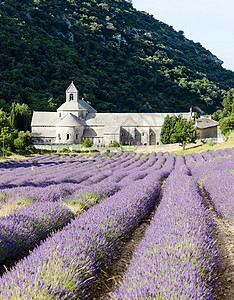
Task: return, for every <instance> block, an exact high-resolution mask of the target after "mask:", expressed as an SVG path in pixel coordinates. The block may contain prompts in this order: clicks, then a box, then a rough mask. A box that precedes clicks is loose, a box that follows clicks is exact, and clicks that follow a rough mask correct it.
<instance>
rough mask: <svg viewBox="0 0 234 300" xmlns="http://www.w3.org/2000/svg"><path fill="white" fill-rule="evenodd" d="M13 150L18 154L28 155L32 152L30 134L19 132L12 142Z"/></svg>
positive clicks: (31, 137) (31, 136)
mask: <svg viewBox="0 0 234 300" xmlns="http://www.w3.org/2000/svg"><path fill="white" fill-rule="evenodd" d="M14 148H15V150H16V151H18V152H20V153H29V152H30V151H31V150H34V146H33V135H32V133H30V132H29V131H26V132H24V131H20V132H19V133H18V137H17V138H16V139H15V140H14Z"/></svg>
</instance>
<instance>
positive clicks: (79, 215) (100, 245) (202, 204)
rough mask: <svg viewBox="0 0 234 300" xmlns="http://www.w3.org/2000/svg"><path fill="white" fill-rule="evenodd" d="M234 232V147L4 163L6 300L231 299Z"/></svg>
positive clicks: (1, 287) (1, 284)
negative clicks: (228, 239)
mask: <svg viewBox="0 0 234 300" xmlns="http://www.w3.org/2000/svg"><path fill="white" fill-rule="evenodd" d="M219 222H221V223H222V228H221V225H220V226H219ZM233 225H234V148H228V149H224V150H216V151H209V152H202V153H200V154H198V153H194V154H186V155H184V156H182V155H175V154H171V155H169V154H168V153H166V154H163V153H151V154H136V153H132V152H123V153H109V154H100V153H95V154H83V155H78V154H73V155H68V154H66V155H59V154H56V155H46V156H37V157H32V158H28V159H25V160H21V161H13V160H12V161H8V162H2V163H0V272H1V277H0V299H4V300H6V299H14V300H16V299H17V300H21V299H22V300H25V299H28V300H29V299H30V300H34V299H35V300H36V299H38V300H39V299H40V300H41V299H42V300H44V299H45V300H47V299H49V300H50V299H51V300H52V299H62V300H66V299H67V300H68V299H119V300H121V299H139V300H140V299H165V300H166V299H220V300H221V299H232V296H233V291H231V288H229V285H230V284H229V283H230V282H229V283H228V284H225V283H224V281H225V280H226V278H229V277H230V276H232V275H233V274H234V270H233V268H234V266H233V264H231V262H230V261H231V260H232V257H231V256H230V257H229V259H228V260H227V259H226V260H225V264H224V252H223V249H222V247H223V248H225V247H226V248H227V245H226V244H225V243H223V242H217V240H219V236H220V234H221V233H220V232H219V231H220V230H224V229H225V228H226V229H227V230H228V232H229V233H230V232H231V230H232V229H233ZM142 226H144V228H145V231H144V233H143V234H142V236H141V237H140V238H139V237H138V238H137V240H138V241H137V242H135V243H133V246H131V249H130V250H127V245H129V241H131V240H132V239H133V236H134V239H135V235H136V232H137V230H139V228H141V227H142ZM223 234H224V233H223ZM232 238H233V236H232ZM220 244H221V246H220ZM128 247H129V246H128ZM224 250H225V249H224ZM227 251H229V250H227ZM123 253H127V261H126V262H125V263H124V264H123V265H120V264H121V255H123ZM227 265H228V266H227ZM117 267H118V268H119V269H121V271H118V272H117V271H114V270H117V269H118V268H117ZM227 270H229V273H227ZM230 272H231V273H230ZM230 274H231V275H230ZM228 276H229V277H228ZM232 280H233V279H232V278H231V282H232ZM229 281H230V280H229Z"/></svg>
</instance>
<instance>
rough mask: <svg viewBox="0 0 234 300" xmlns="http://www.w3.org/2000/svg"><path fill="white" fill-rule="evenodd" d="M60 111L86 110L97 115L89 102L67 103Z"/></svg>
mask: <svg viewBox="0 0 234 300" xmlns="http://www.w3.org/2000/svg"><path fill="white" fill-rule="evenodd" d="M57 110H58V111H61V110H63V111H66V110H68V111H78V110H86V111H88V112H90V113H95V112H96V110H95V109H94V108H93V107H92V106H91V105H89V104H88V103H87V102H85V101H84V100H80V99H79V100H78V101H66V102H65V103H63V104H62V105H61V106H60V107H59V108H58V109H57Z"/></svg>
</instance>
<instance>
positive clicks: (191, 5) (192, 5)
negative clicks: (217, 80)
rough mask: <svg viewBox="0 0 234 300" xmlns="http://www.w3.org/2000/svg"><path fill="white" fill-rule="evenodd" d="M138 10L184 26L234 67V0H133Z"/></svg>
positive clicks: (226, 65) (228, 66)
mask: <svg viewBox="0 0 234 300" xmlns="http://www.w3.org/2000/svg"><path fill="white" fill-rule="evenodd" d="M132 2H133V6H134V7H135V8H136V9H137V10H144V11H146V12H148V13H149V14H151V15H154V17H155V19H158V20H160V21H162V22H164V23H166V24H168V25H171V26H173V28H174V29H175V30H177V31H178V30H183V31H184V33H185V36H186V38H188V39H190V40H193V41H195V42H200V43H201V44H202V46H204V47H205V48H206V49H208V50H210V51H211V52H212V53H213V54H214V55H216V56H217V57H218V58H219V59H221V60H222V61H223V62H224V64H223V67H224V68H226V69H229V70H232V71H234V0H133V1H132Z"/></svg>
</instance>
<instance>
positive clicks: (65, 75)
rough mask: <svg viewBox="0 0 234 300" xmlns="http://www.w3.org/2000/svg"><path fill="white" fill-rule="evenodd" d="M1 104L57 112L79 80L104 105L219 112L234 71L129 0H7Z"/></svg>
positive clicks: (0, 24)
mask: <svg viewBox="0 0 234 300" xmlns="http://www.w3.org/2000/svg"><path fill="white" fill-rule="evenodd" d="M0 45H1V46H0V86H1V88H0V107H1V108H2V109H3V110H4V111H6V112H8V113H9V112H10V108H11V105H12V103H19V104H20V105H22V104H26V105H28V107H29V108H30V109H31V110H40V111H43V110H47V111H48V110H49V111H54V110H55V109H56V108H58V107H59V106H60V105H61V104H62V103H63V102H64V97H65V90H66V88H67V86H68V85H69V84H70V82H71V81H72V80H73V81H74V83H75V84H76V86H77V88H78V89H79V92H80V98H84V99H85V100H86V101H89V102H90V103H91V105H92V106H93V107H95V109H96V110H97V111H98V112H183V111H189V108H190V107H193V109H194V110H195V111H197V112H198V113H213V112H214V111H216V110H218V109H219V108H220V107H221V103H222V102H223V100H224V99H225V97H227V94H228V92H229V91H230V89H231V88H232V87H233V86H234V72H232V71H229V70H226V69H224V68H223V67H222V61H220V60H219V59H218V58H217V57H216V56H215V55H214V54H212V53H211V52H210V51H208V50H206V49H205V48H204V47H203V46H202V45H201V44H200V43H195V42H193V41H191V40H188V39H187V38H186V37H185V36H184V33H183V31H179V32H177V31H175V30H174V29H173V27H172V26H168V25H167V24H164V23H163V22H161V21H159V20H156V19H155V18H154V17H153V16H152V15H149V14H148V13H146V12H142V11H137V10H136V9H135V8H133V6H132V3H131V1H125V0H105V1H100V0H89V1H88V0H85V1H77V0H56V1H55V0H47V1H44V0H24V1H23V0H6V1H0Z"/></svg>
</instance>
